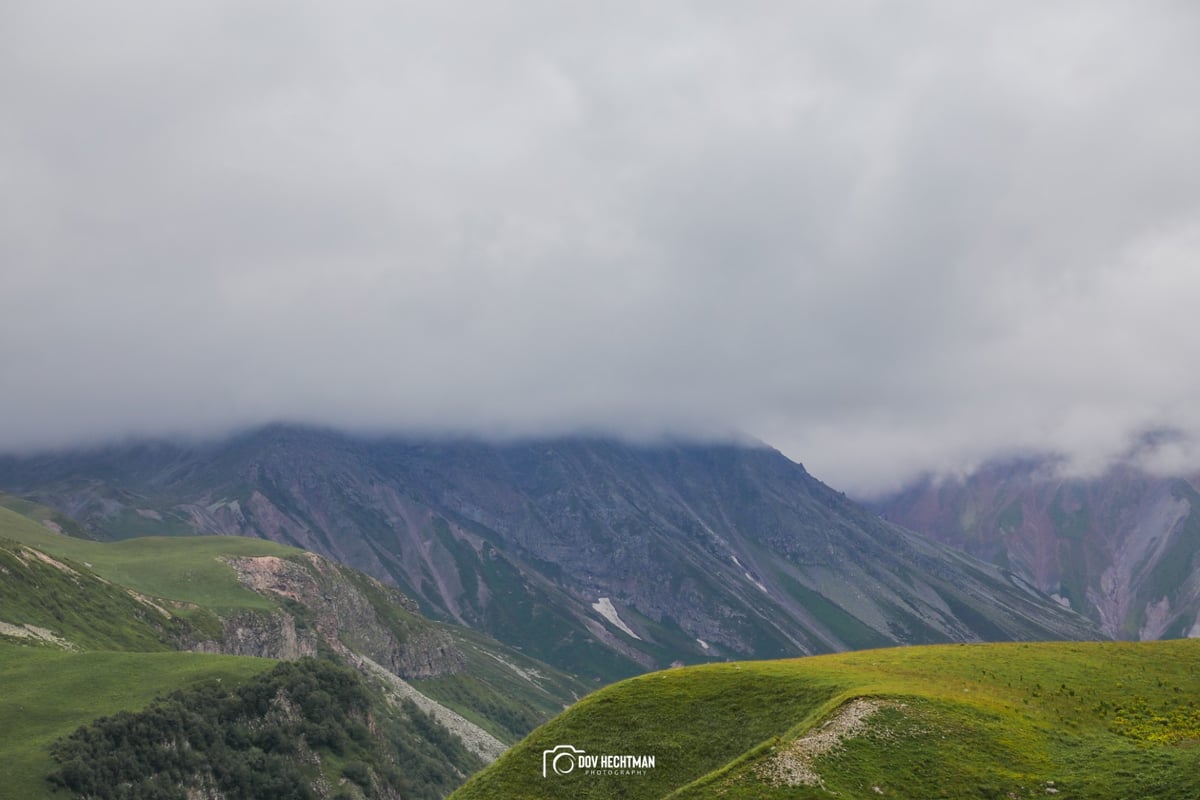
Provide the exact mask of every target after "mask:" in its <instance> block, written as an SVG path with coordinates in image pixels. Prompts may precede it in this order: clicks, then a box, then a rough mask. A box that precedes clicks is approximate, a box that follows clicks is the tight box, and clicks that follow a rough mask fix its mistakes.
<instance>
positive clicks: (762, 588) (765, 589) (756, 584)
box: [746, 572, 770, 594]
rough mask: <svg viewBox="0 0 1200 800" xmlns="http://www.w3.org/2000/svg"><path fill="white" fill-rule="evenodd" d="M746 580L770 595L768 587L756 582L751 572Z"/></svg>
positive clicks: (747, 574)
mask: <svg viewBox="0 0 1200 800" xmlns="http://www.w3.org/2000/svg"><path fill="white" fill-rule="evenodd" d="M746 580H748V581H750V582H751V583H753V584H754V585H755V586H757V587H758V588H759V589H761V590H762V593H763V594H770V592H768V591H767V587H765V586H763V585H762V584H761V583H759V582H758V581H756V580H754V576H753V575H751V574H750V573H749V572H747V573H746Z"/></svg>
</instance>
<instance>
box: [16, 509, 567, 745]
mask: <svg viewBox="0 0 1200 800" xmlns="http://www.w3.org/2000/svg"><path fill="white" fill-rule="evenodd" d="M6 540H7V541H9V542H14V541H15V542H20V543H22V544H27V545H29V546H31V547H35V548H37V549H39V550H41V551H43V552H45V553H49V554H51V555H53V556H54V557H56V558H59V559H62V560H63V561H65V562H67V563H68V564H74V565H76V566H77V567H79V571H80V573H82V574H83V575H85V576H86V575H87V574H88V573H95V574H97V575H99V576H101V577H103V578H105V579H107V580H109V581H112V582H113V584H116V585H114V586H110V587H102V586H99V585H97V584H96V583H95V582H94V581H87V580H85V581H84V583H87V584H88V585H87V586H86V587H85V586H80V585H77V584H78V583H79V582H78V581H73V580H72V579H70V578H69V577H68V576H66V575H64V574H62V573H60V572H58V571H57V570H55V569H54V568H53V567H49V566H45V565H40V564H35V566H36V567H37V568H38V573H39V575H41V576H44V577H42V578H40V580H41V582H42V586H41V589H42V590H44V591H38V592H31V591H29V587H27V586H16V585H13V586H11V587H10V586H8V585H6V584H0V620H3V621H7V622H11V623H17V624H20V623H26V622H28V623H32V624H37V625H40V626H42V627H46V628H49V629H51V630H53V631H55V632H56V633H58V634H60V635H62V636H64V637H65V638H67V639H68V640H70V641H71V642H73V643H75V644H76V645H78V646H80V647H82V648H83V649H117V650H152V649H163V648H164V647H166V644H165V640H164V639H163V637H162V636H160V635H158V634H159V632H160V631H159V629H165V628H169V627H170V625H169V624H165V623H163V622H162V621H161V620H157V619H156V618H155V617H154V615H153V613H149V612H147V611H146V608H145V607H144V606H141V605H140V604H138V603H136V602H135V601H133V600H132V599H130V598H128V597H127V596H125V594H124V592H123V590H122V589H121V587H122V586H128V587H130V588H133V589H136V590H137V591H139V592H142V593H143V594H146V595H149V596H151V597H154V598H165V599H168V600H176V601H182V602H188V603H194V604H196V605H199V606H201V607H203V608H206V609H212V610H215V611H225V610H229V609H235V608H257V609H269V608H273V607H274V605H275V604H274V603H273V602H272V601H271V600H270V599H268V598H266V597H263V596H262V595H259V594H256V593H254V592H251V591H249V590H247V589H245V588H244V587H243V586H241V584H239V583H238V580H237V577H236V575H235V573H234V571H233V570H232V569H231V568H230V567H229V566H227V565H226V564H224V563H222V562H221V561H220V557H221V556H255V555H277V556H281V557H287V556H295V555H298V554H300V552H301V551H300V550H297V549H295V548H291V547H287V546H284V545H279V544H275V543H272V542H267V541H262V540H258V539H246V538H241V537H231V536H198V537H186V538H177V537H156V538H147V539H125V540H121V541H115V542H94V541H86V540H81V539H76V538H73V537H69V536H63V535H61V534H58V533H55V532H54V531H51V530H49V529H47V528H45V527H43V526H41V525H39V524H37V523H36V522H33V521H31V520H29V519H26V518H24V517H23V516H19V515H18V514H16V513H13V512H12V511H9V510H7V509H5V508H0V547H3V542H4V541H6ZM10 547H11V545H10ZM12 549H16V548H12ZM4 557H5V553H2V552H0V567H2V566H3V558H4ZM81 565H82V566H81ZM85 567H86V568H85ZM352 580H354V579H353V578H352ZM47 581H53V583H54V585H53V586H52V585H50V583H48V582H47ZM356 584H357V585H358V586H359V588H360V589H361V590H363V591H365V592H368V594H369V596H371V597H372V598H374V599H375V600H376V601H377V607H378V610H379V612H380V613H381V614H383V615H384V616H385V617H387V619H386V620H385V622H386V623H390V624H391V626H392V627H393V629H394V630H395V631H396V632H397V635H400V636H401V638H404V632H405V631H408V630H410V629H413V630H419V629H422V628H425V627H428V626H430V625H432V624H434V623H430V622H429V621H428V620H425V619H423V618H419V617H416V616H415V615H413V614H410V613H408V612H407V611H405V610H404V609H403V608H400V607H399V606H395V605H392V604H390V603H389V602H388V600H387V598H386V597H383V596H381V594H380V592H379V591H377V590H375V589H373V588H372V586H371V584H370V582H369V581H367V580H366V579H365V578H363V579H362V580H357V581H356ZM7 589H11V591H6V590H7ZM47 597H52V598H53V599H54V600H55V603H54V604H53V605H54V608H42V607H41V606H44V605H47V604H46V602H44V601H46V600H47ZM60 608H61V609H62V612H60V611H59V609H60ZM174 610H175V611H176V613H181V610H180V609H174ZM63 612H65V614H64V613H63ZM53 614H58V617H55V616H53ZM139 617H140V618H142V619H139ZM147 617H148V619H149V622H150V623H154V625H148V624H146V619H145V618H147ZM110 628H111V630H110ZM449 630H450V632H451V635H452V636H453V637H454V638H455V639H456V640H457V641H458V642H459V644H460V647H461V649H462V650H463V652H464V654H465V655H466V657H467V659H468V663H469V670H468V673H463V674H460V675H451V676H445V677H443V678H436V679H432V680H428V681H415V682H414V684H415V685H416V686H417V688H418V689H420V690H421V691H423V692H425V693H426V694H428V695H429V696H431V697H433V698H434V699H435V700H438V701H439V702H443V703H445V704H446V705H448V706H449V707H451V708H454V709H455V710H457V711H459V713H462V714H463V715H464V716H466V717H468V718H469V719H471V720H473V721H475V722H476V723H477V724H480V725H482V726H483V727H484V728H486V729H487V730H489V731H490V732H492V733H493V734H494V735H496V736H498V737H499V738H500V739H502V740H503V741H506V742H515V741H517V740H519V739H520V738H521V737H522V736H524V735H525V734H526V733H528V732H529V731H530V730H531V729H532V728H533V727H535V726H536V725H537V724H538V723H539V722H540V721H542V720H544V719H546V718H548V717H549V716H553V715H554V714H556V713H557V712H558V711H560V710H561V708H562V703H564V702H570V701H571V700H573V699H574V698H576V697H579V696H581V695H582V694H583V693H584V692H585V691H586V687H585V686H584V685H583V684H582V683H580V682H579V681H577V680H575V679H574V678H571V677H570V676H568V675H566V674H565V673H562V672H559V671H557V670H554V669H551V668H549V667H547V666H546V665H545V664H540V663H538V662H534V661H532V660H530V659H528V658H526V657H525V656H523V655H522V654H520V653H518V652H516V651H514V650H511V649H510V648H506V647H504V646H502V645H500V644H498V643H496V642H494V641H491V640H489V639H487V638H486V637H483V636H481V635H478V634H476V633H474V632H472V631H469V630H466V629H458V628H455V627H453V626H451V627H450V628H449ZM500 659H503V661H501V660H500ZM507 664H511V665H513V666H515V667H516V668H517V669H519V670H523V671H525V672H526V674H530V675H533V678H534V680H535V681H536V683H530V682H529V681H528V680H525V679H523V678H521V677H520V675H519V673H518V672H517V671H516V670H514V669H513V668H512V667H509V666H507Z"/></svg>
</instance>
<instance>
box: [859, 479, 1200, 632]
mask: <svg viewBox="0 0 1200 800" xmlns="http://www.w3.org/2000/svg"><path fill="white" fill-rule="evenodd" d="M1197 486H1200V482H1197V481H1188V480H1184V479H1182V478H1161V477H1155V476H1152V475H1148V474H1146V473H1144V472H1141V471H1139V470H1137V469H1134V468H1131V467H1115V468H1113V469H1111V470H1110V471H1109V472H1107V473H1106V474H1104V475H1102V476H1100V477H1097V478H1092V479H1086V480H1083V479H1080V480H1067V479H1062V478H1059V477H1056V475H1055V471H1054V464H1053V463H1052V462H1050V461H1048V460H1039V459H1030V460H1025V461H1016V462H1007V463H994V464H990V465H987V466H985V467H984V468H982V469H980V470H978V471H977V472H976V473H975V474H973V475H972V476H970V477H969V478H967V479H965V480H947V481H943V482H932V481H923V482H920V483H918V484H916V485H914V486H912V487H910V488H908V489H907V490H905V491H902V492H900V493H897V494H896V495H894V496H891V497H887V498H884V499H882V500H880V501H878V502H877V503H875V504H874V506H875V508H877V510H879V511H880V512H881V513H882V514H883V515H884V516H886V517H887V518H888V519H890V520H892V521H894V522H897V523H899V524H901V525H904V526H907V527H910V528H913V529H914V530H918V531H921V532H922V533H925V534H927V535H928V536H930V537H932V538H935V539H937V540H939V541H941V542H944V543H946V544H950V545H953V546H954V547H957V548H960V549H962V550H964V551H966V552H968V553H970V554H972V555H974V556H976V557H978V558H981V559H984V560H986V561H991V562H993V563H996V564H1001V565H1003V566H1005V567H1007V568H1009V569H1011V570H1012V571H1013V572H1015V573H1017V574H1018V575H1021V576H1023V577H1024V578H1026V579H1027V580H1029V581H1030V582H1032V583H1033V584H1035V585H1036V586H1037V587H1038V588H1039V589H1041V590H1042V591H1044V592H1046V593H1048V594H1053V595H1057V596H1058V597H1059V598H1060V599H1061V602H1063V603H1069V604H1070V606H1071V607H1072V608H1074V609H1076V610H1078V611H1080V612H1081V613H1084V614H1087V615H1088V616H1089V617H1091V618H1092V619H1093V620H1095V621H1096V622H1097V623H1098V624H1099V625H1100V627H1101V629H1102V630H1103V631H1104V632H1105V634H1107V635H1109V636H1112V637H1117V638H1129V639H1159V638H1174V637H1181V636H1200V493H1198V492H1197Z"/></svg>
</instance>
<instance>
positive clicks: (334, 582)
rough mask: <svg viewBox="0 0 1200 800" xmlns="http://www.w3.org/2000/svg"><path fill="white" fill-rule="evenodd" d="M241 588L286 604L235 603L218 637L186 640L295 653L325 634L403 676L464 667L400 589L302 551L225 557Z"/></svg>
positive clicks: (235, 651)
mask: <svg viewBox="0 0 1200 800" xmlns="http://www.w3.org/2000/svg"><path fill="white" fill-rule="evenodd" d="M227 563H228V564H229V565H230V566H231V567H232V568H233V569H234V571H235V572H236V573H237V576H238V580H239V581H241V583H242V585H244V586H245V587H246V588H248V589H250V590H252V591H254V592H257V593H259V594H261V595H264V596H266V597H271V598H273V599H275V598H282V599H283V600H284V601H285V609H282V610H278V611H272V612H266V611H255V610H244V611H238V612H236V613H233V614H231V615H228V616H226V617H224V618H223V619H222V633H221V639H220V641H217V640H205V641H196V642H191V643H187V645H188V649H191V650H197V651H200V652H207V653H225V654H229V655H243V656H259V657H265V658H281V659H295V658H300V657H302V656H310V655H315V654H316V653H317V650H318V648H319V643H320V642H324V643H325V644H326V645H328V646H329V647H330V648H331V649H333V650H334V651H336V652H346V651H350V652H354V653H360V654H362V655H364V656H367V657H368V658H370V659H371V660H372V661H375V662H376V663H378V664H381V665H383V666H384V667H386V668H387V669H388V670H390V671H391V672H392V673H393V674H395V675H398V676H400V677H402V678H409V679H414V678H432V677H437V676H439V675H449V674H453V673H457V672H461V671H462V670H463V669H465V666H466V662H465V660H464V658H463V655H462V653H461V652H460V651H459V650H458V648H457V647H455V645H454V642H453V641H452V640H451V639H450V637H449V636H448V635H447V634H446V633H444V632H443V631H441V630H440V629H438V628H436V627H435V626H433V625H431V624H430V623H429V622H427V621H426V620H423V619H421V618H420V617H418V616H416V615H415V613H413V612H414V611H415V608H414V604H413V602H412V601H411V600H410V599H409V598H407V597H405V596H404V595H403V594H402V593H400V592H399V591H397V590H395V589H392V588H390V587H387V586H384V585H383V584H381V583H379V582H378V581H375V580H374V579H372V578H368V577H366V576H362V575H354V576H351V574H350V573H348V572H347V571H345V570H342V569H341V568H339V567H337V566H335V565H334V564H332V563H330V562H329V561H326V560H325V559H323V558H321V557H319V556H316V555H313V554H311V553H306V554H305V555H304V556H301V557H298V558H296V559H285V558H278V557H276V556H257V557H247V558H235V559H229V561H228V562H227Z"/></svg>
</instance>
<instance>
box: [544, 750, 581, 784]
mask: <svg viewBox="0 0 1200 800" xmlns="http://www.w3.org/2000/svg"><path fill="white" fill-rule="evenodd" d="M585 752H587V751H586V750H580V749H579V748H577V747H573V746H572V745H569V744H560V745H558V746H557V747H555V748H553V749H552V750H543V751H542V777H543V778H545V777H546V776H547V775H549V774H550V773H551V772H553V773H554V774H555V775H569V774H570V773H571V772H573V771H574V770H575V763H576V759H577V758H578V757H579V756H581V755H583V754H584V753H585Z"/></svg>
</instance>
